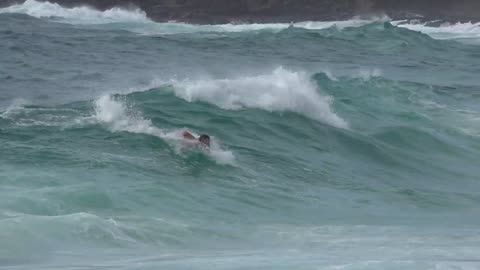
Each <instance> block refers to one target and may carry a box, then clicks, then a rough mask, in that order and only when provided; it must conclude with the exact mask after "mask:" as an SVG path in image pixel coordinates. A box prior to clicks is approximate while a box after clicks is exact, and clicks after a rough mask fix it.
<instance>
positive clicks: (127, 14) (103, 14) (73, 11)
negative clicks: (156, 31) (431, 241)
mask: <svg viewBox="0 0 480 270" xmlns="http://www.w3.org/2000/svg"><path fill="white" fill-rule="evenodd" d="M0 13H21V14H27V15H29V16H32V17H36V18H56V19H59V20H60V21H62V22H67V23H73V24H77V23H78V24H104V23H115V22H130V23H148V22H152V21H151V20H150V19H148V17H147V15H146V13H145V12H144V11H142V10H141V9H134V10H127V9H123V8H118V7H114V8H111V9H108V10H105V11H99V10H96V9H93V8H90V7H86V6H80V7H73V8H65V7H62V6H60V5H59V4H57V3H51V2H39V1H35V0H27V1H25V2H24V3H22V4H16V5H12V6H9V7H5V8H1V9H0Z"/></svg>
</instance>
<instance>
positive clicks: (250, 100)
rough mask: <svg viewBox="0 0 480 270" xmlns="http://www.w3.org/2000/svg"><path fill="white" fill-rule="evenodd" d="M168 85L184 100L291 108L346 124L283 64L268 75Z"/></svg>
mask: <svg viewBox="0 0 480 270" xmlns="http://www.w3.org/2000/svg"><path fill="white" fill-rule="evenodd" d="M172 84H173V86H174V87H173V88H174V91H175V95H176V96H177V97H180V98H182V99H184V100H186V101H188V102H194V101H203V102H208V103H211V104H214V105H217V106H218V107H220V108H222V109H226V110H239V109H242V108H255V109H262V110H266V111H270V112H272V111H278V112H286V111H291V112H296V113H299V114H302V115H305V116H307V117H310V118H312V119H314V120H317V121H320V122H323V123H325V124H329V125H332V126H335V127H337V128H348V123H347V122H346V121H345V120H343V119H342V118H341V117H339V116H338V115H336V114H335V113H334V112H333V111H332V109H331V103H332V102H333V99H332V98H331V97H329V96H325V95H321V94H320V93H319V92H318V90H317V88H316V86H315V85H314V83H313V82H312V81H311V80H310V78H309V77H308V76H307V75H306V74H305V73H302V72H293V71H289V70H286V69H284V68H283V67H278V68H276V69H275V70H274V71H273V72H272V73H271V74H263V75H257V76H250V77H240V78H234V79H210V80H209V79H206V80H196V81H190V80H184V81H174V82H173V83H172Z"/></svg>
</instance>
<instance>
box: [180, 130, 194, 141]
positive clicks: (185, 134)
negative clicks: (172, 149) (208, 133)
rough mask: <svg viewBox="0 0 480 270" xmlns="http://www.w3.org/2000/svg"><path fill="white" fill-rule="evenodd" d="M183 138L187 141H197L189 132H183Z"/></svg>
mask: <svg viewBox="0 0 480 270" xmlns="http://www.w3.org/2000/svg"><path fill="white" fill-rule="evenodd" d="M183 138H184V139H187V140H196V138H195V137H194V136H193V135H192V134H191V133H190V132H188V131H184V132H183Z"/></svg>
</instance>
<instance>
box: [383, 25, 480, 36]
mask: <svg viewBox="0 0 480 270" xmlns="http://www.w3.org/2000/svg"><path fill="white" fill-rule="evenodd" d="M392 24H394V25H396V26H398V27H403V28H407V29H410V30H412V31H418V32H422V33H425V34H427V35H429V36H431V37H432V38H435V39H463V40H467V41H468V40H474V41H475V40H477V41H480V23H471V22H468V23H456V24H450V23H444V24H442V25H440V26H439V27H433V26H428V23H403V22H402V21H396V22H392Z"/></svg>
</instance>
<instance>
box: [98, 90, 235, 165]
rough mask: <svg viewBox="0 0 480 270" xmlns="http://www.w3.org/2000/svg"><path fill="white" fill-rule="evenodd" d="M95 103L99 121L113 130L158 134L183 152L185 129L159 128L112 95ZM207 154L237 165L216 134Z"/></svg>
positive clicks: (217, 159) (218, 161)
mask: <svg viewBox="0 0 480 270" xmlns="http://www.w3.org/2000/svg"><path fill="white" fill-rule="evenodd" d="M94 105H95V115H94V118H95V119H96V120H97V121H98V122H99V123H103V124H106V125H107V126H108V127H109V128H110V130H111V131H113V132H122V131H123V132H130V133H137V134H147V135H152V136H156V137H159V138H161V139H163V140H165V141H167V142H168V143H170V144H171V145H173V146H174V148H175V149H176V150H177V152H178V153H181V151H182V149H183V148H184V142H183V137H182V133H183V131H184V129H175V130H172V131H166V130H163V129H161V128H158V127H156V126H154V125H153V124H152V122H151V121H150V120H149V119H145V118H144V117H143V116H142V115H141V113H140V112H138V111H137V110H135V108H133V107H132V106H127V105H126V103H125V102H123V101H122V100H121V99H118V98H117V99H116V98H115V97H113V96H111V95H104V96H101V97H100V98H98V99H97V100H95V104H94ZM192 133H193V132H192ZM195 135H196V134H195ZM207 155H208V156H209V157H210V158H212V159H213V160H215V162H217V163H218V164H226V165H235V156H234V155H233V153H232V152H231V151H228V150H224V149H222V147H221V146H220V143H219V142H218V141H217V140H216V139H215V137H214V136H211V145H210V151H208V153H207Z"/></svg>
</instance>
